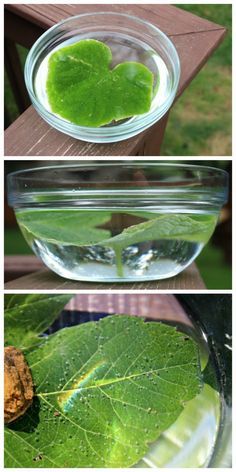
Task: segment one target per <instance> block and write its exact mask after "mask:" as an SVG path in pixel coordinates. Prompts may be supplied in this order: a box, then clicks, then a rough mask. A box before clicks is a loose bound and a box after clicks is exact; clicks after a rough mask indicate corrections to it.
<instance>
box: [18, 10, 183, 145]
mask: <svg viewBox="0 0 236 472" xmlns="http://www.w3.org/2000/svg"><path fill="white" fill-rule="evenodd" d="M86 38H87V39H97V40H100V41H102V42H104V43H106V44H107V45H108V46H109V47H110V48H111V50H112V54H113V62H112V68H113V67H114V66H115V65H117V64H119V63H120V62H123V61H136V62H141V63H143V64H144V65H146V66H147V67H149V69H150V70H151V71H152V72H153V75H154V88H153V100H152V105H151V109H150V111H149V112H148V113H145V114H142V115H138V116H133V117H131V118H128V119H126V120H121V121H118V122H116V123H112V124H110V125H106V126H102V127H99V128H95V127H84V126H78V125H76V124H73V123H71V122H69V121H67V120H65V119H63V118H61V117H60V116H59V115H56V114H54V113H52V112H51V109H50V105H49V103H48V100H47V94H46V78H47V68H48V65H47V62H48V58H49V55H50V54H51V53H52V52H54V51H55V50H56V49H59V48H61V47H64V46H66V45H68V44H72V43H74V42H77V41H79V40H81V39H86ZM179 77H180V62H179V57H178V53H177V51H176V49H175V47H174V45H173V43H172V42H171V41H170V40H169V38H168V37H167V36H166V35H165V34H164V33H163V32H162V31H160V30H159V29H158V28H157V27H156V26H154V25H152V24H150V23H148V22H146V21H143V20H141V19H139V18H136V17H133V16H130V15H126V14H121V13H110V12H101V13H88V14H82V15H77V16H74V17H71V18H68V19H66V20H64V21H62V22H60V23H58V24H56V25H55V26H53V27H52V28H50V29H49V30H47V31H46V32H45V33H44V34H43V35H42V36H41V37H40V38H39V39H38V40H37V41H36V43H35V44H34V45H33V47H32V48H31V50H30V52H29V54H28V57H27V60H26V64H25V83H26V87H27V89H28V93H29V95H30V98H31V101H32V104H33V106H34V107H35V109H36V110H37V112H38V113H39V115H40V116H41V117H42V118H43V119H44V120H45V121H46V122H47V123H48V124H49V125H51V126H53V127H54V128H56V129H57V130H59V131H62V132H63V133H65V134H68V135H69V136H72V137H74V138H77V139H80V140H83V141H89V142H95V143H106V142H115V141H121V140H124V139H127V138H130V137H132V136H135V135H136V134H138V133H141V132H142V131H144V130H145V129H147V128H149V127H150V126H152V125H153V124H154V123H156V121H158V120H160V119H161V118H162V117H163V115H164V114H165V113H166V112H167V110H168V109H169V108H170V106H171V104H172V102H173V100H174V98H175V95H176V91H177V87H178V83H179ZM157 84H158V87H156V86H157Z"/></svg>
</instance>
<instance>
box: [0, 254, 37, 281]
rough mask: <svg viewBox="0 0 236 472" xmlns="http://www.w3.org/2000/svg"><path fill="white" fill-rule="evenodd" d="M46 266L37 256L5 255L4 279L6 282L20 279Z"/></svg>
mask: <svg viewBox="0 0 236 472" xmlns="http://www.w3.org/2000/svg"><path fill="white" fill-rule="evenodd" d="M44 267H45V266H44V264H43V262H42V261H41V260H40V259H38V257H36V256H33V255H32V256H16V255H14V256H5V260H4V279H5V282H9V281H10V280H14V279H18V278H19V277H22V276H23V275H28V274H32V272H36V271H38V270H40V269H43V268H44Z"/></svg>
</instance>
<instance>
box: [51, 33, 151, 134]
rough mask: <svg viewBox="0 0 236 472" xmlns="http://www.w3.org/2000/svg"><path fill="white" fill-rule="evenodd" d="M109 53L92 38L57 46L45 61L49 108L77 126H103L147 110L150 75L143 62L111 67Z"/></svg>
mask: <svg viewBox="0 0 236 472" xmlns="http://www.w3.org/2000/svg"><path fill="white" fill-rule="evenodd" d="M111 61H112V53H111V50H110V48H109V47H108V46H106V45H105V44H103V43H102V42H100V41H96V40H93V39H85V40H81V41H79V42H78V43H75V44H72V45H70V46H66V47H63V48H60V49H59V50H57V51H56V52H54V53H52V54H51V56H50V57H49V61H48V76H47V83H46V90H47V95H48V100H49V103H50V106H51V109H52V111H53V112H54V113H57V114H58V115H60V116H61V117H63V118H65V119H66V120H69V121H71V122H72V123H76V124H77V125H80V126H94V127H98V126H102V125H106V124H108V123H110V122H111V121H113V120H116V121H118V120H121V119H124V118H128V117H131V116H134V115H140V114H142V113H146V112H148V111H149V109H150V107H151V100H152V88H153V74H152V72H151V71H150V70H149V69H148V68H147V67H146V66H144V65H143V64H141V63H138V62H124V63H122V64H118V65H117V66H116V67H115V68H114V69H110V64H111Z"/></svg>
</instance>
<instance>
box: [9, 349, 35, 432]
mask: <svg viewBox="0 0 236 472" xmlns="http://www.w3.org/2000/svg"><path fill="white" fill-rule="evenodd" d="M33 396H34V389H33V381H32V376H31V372H30V369H29V366H28V364H27V362H26V360H25V358H24V355H23V354H22V352H21V351H20V350H19V349H16V348H15V347H13V346H8V347H5V349H4V422H5V423H11V422H12V421H15V420H16V419H17V418H19V417H20V416H22V415H23V414H24V413H25V412H26V410H27V409H28V408H29V406H30V405H31V403H32V400H33Z"/></svg>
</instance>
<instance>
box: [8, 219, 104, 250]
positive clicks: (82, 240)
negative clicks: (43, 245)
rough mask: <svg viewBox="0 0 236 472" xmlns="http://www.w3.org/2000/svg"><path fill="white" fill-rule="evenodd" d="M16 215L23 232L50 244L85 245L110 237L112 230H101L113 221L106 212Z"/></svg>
mask: <svg viewBox="0 0 236 472" xmlns="http://www.w3.org/2000/svg"><path fill="white" fill-rule="evenodd" d="M16 216H17V219H18V222H19V224H20V226H21V228H22V229H23V230H24V229H26V230H27V231H28V232H30V233H31V234H33V235H34V236H35V237H36V238H40V239H44V240H46V241H49V242H51V243H56V244H58V243H61V244H74V245H76V246H83V245H85V246H86V245H89V244H96V243H99V242H100V241H102V240H103V239H104V238H108V237H109V236H110V231H108V230H105V229H100V228H99V227H98V226H102V225H103V224H105V223H107V222H108V221H109V220H110V218H111V213H109V212H106V211H103V212H100V211H89V212H83V211H78V210H50V211H48V210H40V211H38V210H36V211H35V210H27V211H18V212H17V213H16Z"/></svg>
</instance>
